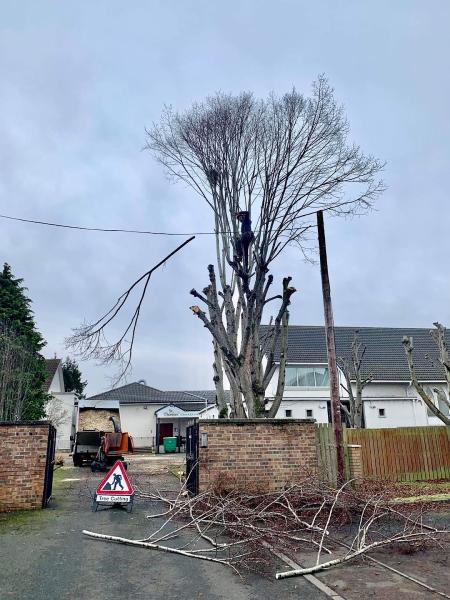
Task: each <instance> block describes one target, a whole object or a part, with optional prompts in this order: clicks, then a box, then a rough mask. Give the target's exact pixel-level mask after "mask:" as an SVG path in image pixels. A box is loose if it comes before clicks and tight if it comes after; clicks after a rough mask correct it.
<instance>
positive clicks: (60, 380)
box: [48, 363, 65, 394]
mask: <svg viewBox="0 0 450 600" xmlns="http://www.w3.org/2000/svg"><path fill="white" fill-rule="evenodd" d="M64 391H65V387H64V374H63V370H62V366H61V363H59V365H58V368H57V369H56V372H55V374H54V376H53V379H52V382H51V384H50V387H49V389H48V392H49V393H50V394H52V393H53V392H57V393H61V392H64Z"/></svg>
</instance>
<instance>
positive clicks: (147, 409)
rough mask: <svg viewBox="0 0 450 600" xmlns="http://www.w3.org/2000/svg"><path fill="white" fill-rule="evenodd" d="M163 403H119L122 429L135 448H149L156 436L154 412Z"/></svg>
mask: <svg viewBox="0 0 450 600" xmlns="http://www.w3.org/2000/svg"><path fill="white" fill-rule="evenodd" d="M163 406H164V404H121V405H120V422H121V425H122V431H127V432H128V433H129V434H130V435H131V436H133V440H134V443H135V446H136V448H149V447H151V446H153V445H154V442H155V437H156V417H155V412H156V411H157V410H159V409H160V408H162V407H163Z"/></svg>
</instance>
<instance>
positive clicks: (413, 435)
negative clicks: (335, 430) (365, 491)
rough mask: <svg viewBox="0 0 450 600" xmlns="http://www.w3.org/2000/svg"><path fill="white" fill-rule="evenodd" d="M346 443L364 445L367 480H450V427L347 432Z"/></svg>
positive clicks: (363, 456)
mask: <svg viewBox="0 0 450 600" xmlns="http://www.w3.org/2000/svg"><path fill="white" fill-rule="evenodd" d="M330 429H331V428H330ZM345 441H346V443H347V444H360V445H361V447H362V462H363V472H364V476H366V477H377V478H380V479H390V480H393V481H420V480H427V479H444V478H450V428H449V427H440V426H436V427H399V428H394V429H347V430H346V431H345Z"/></svg>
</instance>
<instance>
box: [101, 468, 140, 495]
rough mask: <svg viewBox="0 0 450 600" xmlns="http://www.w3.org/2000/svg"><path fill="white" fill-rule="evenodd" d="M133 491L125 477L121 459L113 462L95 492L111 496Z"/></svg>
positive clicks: (129, 493) (127, 493)
mask: <svg viewBox="0 0 450 600" xmlns="http://www.w3.org/2000/svg"><path fill="white" fill-rule="evenodd" d="M133 493H134V490H133V486H132V485H131V483H130V480H129V479H128V477H127V474H126V471H125V469H124V467H123V464H122V461H121V460H118V461H117V462H116V463H114V465H113V466H112V468H111V469H110V471H109V472H108V473H107V474H106V476H105V478H104V479H103V481H102V482H101V484H100V485H99V486H98V488H97V491H96V494H103V495H111V496H131V495H132V494H133Z"/></svg>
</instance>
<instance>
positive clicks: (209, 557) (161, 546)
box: [83, 478, 448, 579]
mask: <svg viewBox="0 0 450 600" xmlns="http://www.w3.org/2000/svg"><path fill="white" fill-rule="evenodd" d="M139 495H140V497H142V498H145V499H147V500H149V501H154V502H155V505H158V504H159V505H163V506H164V510H162V511H159V512H155V513H154V514H152V515H148V517H147V518H148V519H149V520H150V521H151V522H152V523H154V524H155V527H154V528H153V531H152V532H151V533H150V534H149V535H147V536H146V537H143V538H141V539H138V540H131V539H127V538H120V537H117V536H109V535H104V534H99V533H93V532H89V531H84V532H83V533H85V534H86V535H88V536H90V537H94V538H100V539H103V540H108V541H113V542H119V543H123V544H129V545H133V546H141V547H144V548H150V549H155V550H160V551H165V552H172V553H176V554H181V555H184V556H189V557H192V558H196V559H200V560H206V561H212V562H216V563H221V564H225V565H228V566H230V567H231V568H233V569H234V570H235V571H236V572H240V571H241V570H242V569H261V568H262V567H264V566H265V565H266V564H269V557H270V553H271V552H272V553H274V554H277V555H279V553H280V552H281V553H283V554H284V555H286V554H288V555H290V556H296V557H298V556H300V557H301V555H302V552H303V553H305V555H308V556H309V557H310V556H311V553H312V552H313V553H314V552H315V561H314V562H315V564H313V565H312V566H309V567H305V568H299V569H293V570H289V571H285V572H280V573H277V574H276V577H277V579H283V578H285V577H292V576H295V575H306V574H310V573H314V572H316V571H319V570H321V569H325V568H330V567H333V566H336V565H339V564H341V563H344V562H347V561H349V560H352V559H355V558H357V557H359V556H361V555H364V554H366V553H368V552H370V551H372V550H375V549H378V548H380V547H383V546H389V545H395V546H396V547H398V545H402V544H407V545H409V546H411V545H418V546H419V545H420V546H421V547H423V545H424V544H429V543H440V541H441V540H442V539H443V536H444V534H446V533H448V532H447V531H442V530H438V529H436V528H434V527H432V526H431V525H430V524H425V521H426V518H425V517H426V512H427V511H429V510H430V507H429V506H427V505H423V506H421V505H415V506H414V507H412V506H411V505H406V504H405V505H401V504H396V505H395V507H393V506H392V505H391V504H390V501H391V499H392V497H393V495H395V488H393V487H392V486H391V485H388V484H382V483H374V482H365V483H363V484H361V483H360V484H359V485H357V486H355V485H353V482H347V483H345V484H344V485H342V486H341V487H338V488H336V487H333V486H330V485H328V484H326V483H324V482H323V481H320V480H317V479H314V478H309V479H308V480H305V481H302V482H298V483H295V484H292V485H288V486H285V488H284V489H282V490H280V491H278V492H268V493H250V492H245V491H242V490H237V489H233V490H226V491H223V490H218V489H216V490H208V491H204V492H202V493H200V494H198V495H197V496H194V497H192V496H189V495H188V494H187V492H186V490H185V488H184V486H183V487H182V488H181V489H180V490H179V492H178V493H176V492H171V491H161V490H156V489H155V490H139ZM343 548H344V549H345V552H344V553H343V552H342V549H343ZM336 549H339V550H340V551H339V552H338V553H336ZM324 555H327V556H326V558H325V559H324V558H323V557H324Z"/></svg>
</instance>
